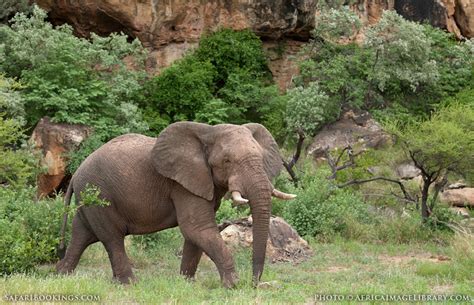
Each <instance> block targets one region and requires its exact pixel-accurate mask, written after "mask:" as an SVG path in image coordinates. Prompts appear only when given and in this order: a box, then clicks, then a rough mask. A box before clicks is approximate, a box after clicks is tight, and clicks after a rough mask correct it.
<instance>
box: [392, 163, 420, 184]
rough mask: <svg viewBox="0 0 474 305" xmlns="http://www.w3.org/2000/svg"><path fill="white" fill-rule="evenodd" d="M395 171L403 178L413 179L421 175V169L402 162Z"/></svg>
mask: <svg viewBox="0 0 474 305" xmlns="http://www.w3.org/2000/svg"><path fill="white" fill-rule="evenodd" d="M395 171H396V173H397V175H398V177H400V178H401V179H406V180H408V179H413V178H415V177H417V176H419V175H421V171H420V170H419V169H418V168H417V167H416V166H415V165H413V164H410V163H405V164H400V165H398V166H397V167H396V168H395Z"/></svg>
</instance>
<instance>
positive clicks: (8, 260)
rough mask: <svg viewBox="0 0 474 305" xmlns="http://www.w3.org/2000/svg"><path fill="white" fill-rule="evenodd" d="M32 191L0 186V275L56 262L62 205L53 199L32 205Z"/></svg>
mask: <svg viewBox="0 0 474 305" xmlns="http://www.w3.org/2000/svg"><path fill="white" fill-rule="evenodd" d="M34 196H35V191H34V189H31V188H25V189H21V190H12V189H9V188H5V187H0V258H1V259H0V274H1V275H6V274H11V273H14V272H28V271H32V270H34V268H35V266H36V265H37V264H39V263H45V262H52V261H55V260H56V259H57V257H56V246H57V245H58V242H59V231H60V226H61V219H62V214H63V211H64V204H63V203H62V200H61V199H60V197H58V198H57V199H48V200H41V201H39V202H36V203H35V202H34V201H33V199H32V198H34Z"/></svg>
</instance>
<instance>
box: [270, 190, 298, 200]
mask: <svg viewBox="0 0 474 305" xmlns="http://www.w3.org/2000/svg"><path fill="white" fill-rule="evenodd" d="M272 196H273V197H276V198H279V199H283V200H291V199H295V198H296V195H295V194H287V193H283V192H281V191H279V190H277V189H273V191H272Z"/></svg>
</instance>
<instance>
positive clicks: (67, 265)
mask: <svg viewBox="0 0 474 305" xmlns="http://www.w3.org/2000/svg"><path fill="white" fill-rule="evenodd" d="M97 241H98V239H97V237H96V236H95V235H94V233H92V232H91V231H90V230H89V229H88V228H87V227H86V226H85V225H84V223H83V222H82V220H81V219H80V217H79V216H78V215H76V216H75V217H74V219H73V221H72V238H71V242H70V245H69V247H68V248H67V250H66V255H65V256H64V258H63V259H62V260H60V261H59V262H58V263H57V265H56V271H57V272H58V273H64V274H67V273H71V272H73V271H74V269H76V266H77V264H78V263H79V260H80V258H81V255H82V253H83V252H84V250H85V249H86V248H87V247H88V246H89V245H90V244H93V243H95V242H97Z"/></svg>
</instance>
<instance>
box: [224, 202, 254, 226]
mask: <svg viewBox="0 0 474 305" xmlns="http://www.w3.org/2000/svg"><path fill="white" fill-rule="evenodd" d="M249 215H250V207H249V206H248V205H244V206H238V207H233V206H232V201H231V200H222V203H221V206H220V207H219V209H218V210H217V212H216V222H217V223H218V224H219V223H222V222H224V221H226V220H235V219H239V218H242V217H246V216H249Z"/></svg>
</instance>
